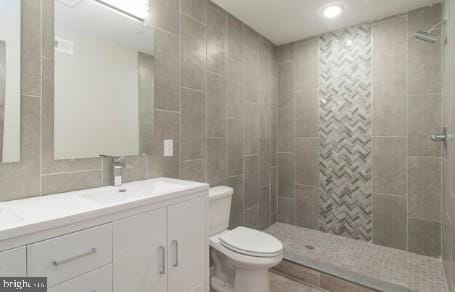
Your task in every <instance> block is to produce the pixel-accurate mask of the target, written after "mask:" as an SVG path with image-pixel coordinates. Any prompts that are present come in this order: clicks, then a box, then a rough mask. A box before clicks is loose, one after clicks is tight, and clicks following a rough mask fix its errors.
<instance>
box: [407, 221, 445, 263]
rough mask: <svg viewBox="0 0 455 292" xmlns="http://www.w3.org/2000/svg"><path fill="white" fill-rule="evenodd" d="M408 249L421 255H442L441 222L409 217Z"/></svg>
mask: <svg viewBox="0 0 455 292" xmlns="http://www.w3.org/2000/svg"><path fill="white" fill-rule="evenodd" d="M408 224H409V226H408V230H409V231H408V232H409V239H408V250H409V251H410V252H415V253H418V254H421V255H426V256H431V257H439V256H440V255H441V223H436V222H429V221H423V220H418V219H409V223H408Z"/></svg>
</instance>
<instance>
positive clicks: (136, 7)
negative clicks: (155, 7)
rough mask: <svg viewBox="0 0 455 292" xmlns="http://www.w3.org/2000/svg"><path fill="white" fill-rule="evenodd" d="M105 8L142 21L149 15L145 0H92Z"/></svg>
mask: <svg viewBox="0 0 455 292" xmlns="http://www.w3.org/2000/svg"><path fill="white" fill-rule="evenodd" d="M94 1H95V3H98V4H101V5H103V6H105V7H107V8H110V9H112V10H115V11H117V12H120V13H122V14H124V15H126V16H129V17H132V18H135V19H137V20H139V21H144V20H145V19H146V18H147V17H148V16H149V15H148V14H149V11H148V1H147V0H94Z"/></svg>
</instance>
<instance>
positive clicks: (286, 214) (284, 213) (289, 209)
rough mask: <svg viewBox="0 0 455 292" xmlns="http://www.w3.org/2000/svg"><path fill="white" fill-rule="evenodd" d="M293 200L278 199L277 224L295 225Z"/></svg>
mask: <svg viewBox="0 0 455 292" xmlns="http://www.w3.org/2000/svg"><path fill="white" fill-rule="evenodd" d="M295 211H296V210H295V199H294V198H285V197H278V222H282V223H287V224H295Z"/></svg>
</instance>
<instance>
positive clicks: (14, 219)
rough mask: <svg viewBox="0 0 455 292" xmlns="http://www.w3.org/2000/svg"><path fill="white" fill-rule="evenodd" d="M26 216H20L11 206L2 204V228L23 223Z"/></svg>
mask: <svg viewBox="0 0 455 292" xmlns="http://www.w3.org/2000/svg"><path fill="white" fill-rule="evenodd" d="M23 221H24V218H22V217H21V216H19V214H17V213H16V212H15V211H14V210H12V209H11V208H9V207H2V206H0V228H1V227H2V226H14V225H18V224H20V223H22V222H23Z"/></svg>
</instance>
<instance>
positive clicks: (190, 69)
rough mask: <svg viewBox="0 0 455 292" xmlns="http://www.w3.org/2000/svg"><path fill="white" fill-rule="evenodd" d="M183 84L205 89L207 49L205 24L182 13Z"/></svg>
mask: <svg viewBox="0 0 455 292" xmlns="http://www.w3.org/2000/svg"><path fill="white" fill-rule="evenodd" d="M180 19H181V22H182V34H181V46H182V47H181V76H182V77H181V78H182V80H181V84H182V86H184V87H188V88H192V89H197V90H205V65H206V56H205V54H201V52H205V51H206V40H205V26H204V25H202V24H200V23H198V22H196V21H194V20H193V19H191V18H189V17H188V16H185V15H181V17H180Z"/></svg>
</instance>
